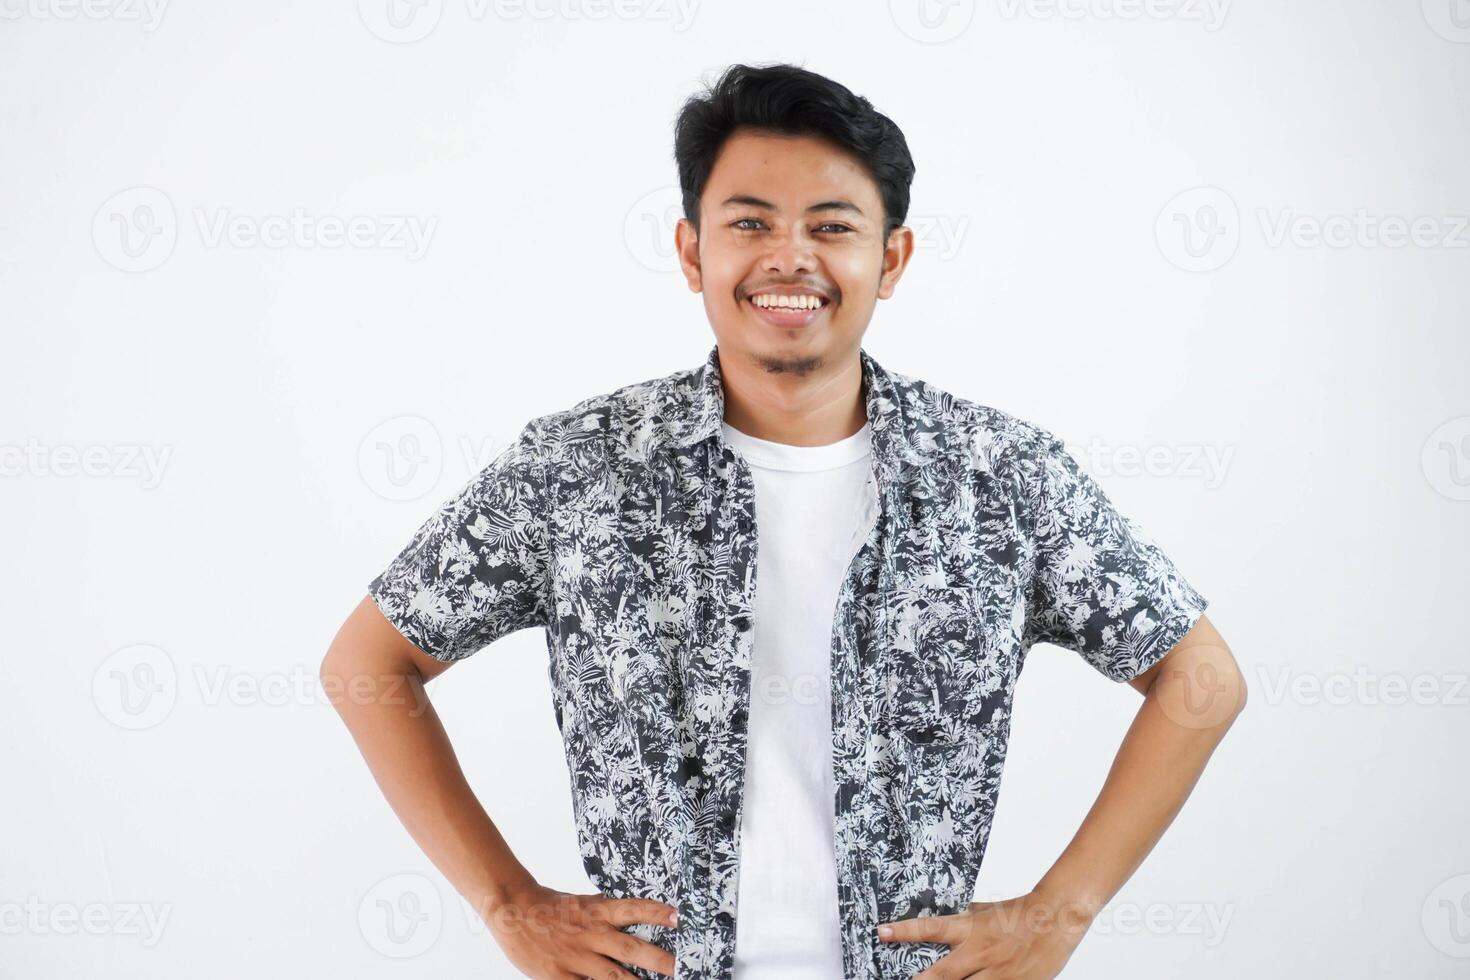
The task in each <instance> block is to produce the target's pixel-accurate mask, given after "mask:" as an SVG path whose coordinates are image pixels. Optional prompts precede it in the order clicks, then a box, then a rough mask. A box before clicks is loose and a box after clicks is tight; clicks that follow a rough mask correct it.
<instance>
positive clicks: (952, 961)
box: [914, 950, 994, 980]
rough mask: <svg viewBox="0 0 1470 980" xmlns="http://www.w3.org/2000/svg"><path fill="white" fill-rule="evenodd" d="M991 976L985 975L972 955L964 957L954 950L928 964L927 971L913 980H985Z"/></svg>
mask: <svg viewBox="0 0 1470 980" xmlns="http://www.w3.org/2000/svg"><path fill="white" fill-rule="evenodd" d="M991 976H994V974H992V973H987V972H986V971H985V968H984V967H983V966H982V965H981V964H980V963H979V962H977V961H976V959H975V956H974V954H970V955H969V956H964V955H961V954H960V952H959V951H958V950H956V951H955V952H952V953H949V954H947V955H945V956H941V957H940V958H939V959H938V960H936V961H935V962H933V963H931V964H929V968H928V969H927V970H924V971H923V972H921V973H917V974H915V975H914V980H970V978H971V977H979V978H980V980H987V978H988V977H991Z"/></svg>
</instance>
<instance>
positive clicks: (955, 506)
mask: <svg viewBox="0 0 1470 980" xmlns="http://www.w3.org/2000/svg"><path fill="white" fill-rule="evenodd" d="M675 144H676V145H675V153H676V157H677V161H678V169H679V178H680V182H681V186H682V189H683V193H684V209H685V214H686V217H685V218H684V219H683V220H681V221H680V222H679V225H678V228H677V236H676V240H677V245H678V252H679V258H680V262H681V265H682V267H683V271H684V274H685V277H686V279H687V281H688V284H689V287H690V289H692V290H693V291H694V292H697V293H699V294H700V295H701V296H702V297H703V299H704V306H705V311H706V314H707V315H708V317H709V321H710V324H711V326H712V328H713V330H714V334H715V340H716V345H715V347H714V348H713V349H712V350H711V351H710V352H709V356H708V358H707V359H706V361H705V363H704V364H703V365H701V366H700V367H698V368H690V369H688V370H683V371H679V372H676V373H674V374H671V375H668V376H665V377H661V378H654V379H652V380H649V381H645V382H640V383H638V384H632V385H627V386H624V387H622V388H619V389H617V390H616V391H613V392H610V393H608V394H606V395H601V396H597V397H594V398H590V399H587V400H585V401H583V402H580V403H579V404H577V405H576V406H574V407H572V408H570V409H567V410H565V411H561V412H556V413H553V414H551V415H547V416H543V417H540V418H537V419H533V420H532V421H531V422H529V423H527V425H526V426H525V428H524V429H523V430H522V431H521V433H520V435H519V437H518V438H517V439H516V440H515V442H514V445H512V446H511V447H510V448H509V449H508V450H507V451H506V452H505V453H503V454H502V455H501V456H500V457H499V458H498V459H496V460H495V461H494V462H492V463H491V464H490V465H489V466H488V467H486V469H485V470H484V471H482V472H481V473H480V474H479V475H478V476H477V477H476V478H475V479H473V480H472V481H470V483H469V485H467V486H466V487H465V488H464V489H463V490H462V491H461V492H460V493H459V494H458V495H456V496H455V497H454V498H453V499H451V500H450V501H449V502H448V503H446V504H445V506H444V507H443V508H442V509H441V510H440V511H439V512H438V513H436V514H435V515H433V516H432V517H430V518H429V519H428V520H427V521H426V522H425V523H424V525H423V526H422V527H421V528H420V529H419V531H418V532H417V534H416V535H415V536H414V538H413V540H412V541H411V542H410V543H409V544H408V546H407V547H406V548H404V550H403V551H402V552H401V553H400V554H399V555H398V556H397V557H396V558H395V559H394V560H393V561H392V562H391V564H390V565H389V566H388V567H387V568H386V569H385V570H384V571H383V572H382V574H380V575H379V576H377V578H375V579H374V580H373V581H372V583H371V585H370V593H371V595H370V597H369V598H365V599H364V600H363V602H362V604H361V606H360V607H359V608H358V609H357V610H356V611H355V612H354V613H353V614H352V615H351V617H350V618H349V619H348V621H347V623H346V624H345V625H344V627H343V629H342V631H341V633H340V635H339V636H338V637H337V639H336V640H335V641H334V643H333V644H332V648H331V650H330V651H329V652H328V654H327V657H326V659H325V661H324V663H323V667H322V670H323V674H324V677H329V678H330V679H331V680H332V681H333V684H332V685H330V688H332V689H337V690H350V689H351V678H353V677H360V676H362V675H367V676H369V677H374V678H404V677H406V678H407V679H408V683H409V685H410V688H411V689H412V690H413V691H414V693H415V694H416V696H417V698H419V699H421V698H422V684H423V683H424V682H425V681H427V680H429V679H431V678H432V677H434V676H437V675H438V674H439V673H441V672H443V671H444V670H445V669H447V668H448V667H449V666H450V665H451V664H452V663H454V662H456V661H458V660H460V659H463V658H464V657H466V656H469V655H471V654H472V653H474V652H475V651H477V650H479V649H481V648H483V647H484V646H486V645H487V644H489V643H491V642H493V641H494V640H496V639H498V638H500V637H502V636H504V635H506V634H507V633H510V632H512V631H515V630H519V629H524V628H528V627H541V628H543V629H544V630H545V631H546V635H547V648H548V652H549V655H550V676H551V681H552V695H553V705H554V707H555V712H556V721H557V725H558V728H559V730H560V732H561V734H562V737H563V739H564V741H565V744H566V754H567V762H568V766H569V771H570V774H571V779H572V789H573V800H574V806H575V811H576V814H575V815H576V818H577V827H578V839H579V845H580V848H581V853H582V857H583V863H584V866H585V868H586V870H587V873H588V875H589V877H590V878H591V880H592V881H593V882H594V883H595V885H596V886H597V891H596V893H593V894H586V895H568V894H563V893H560V892H556V891H554V890H552V889H549V888H546V887H544V886H542V885H540V884H538V883H537V881H536V879H535V876H534V875H533V874H532V873H531V872H530V871H528V870H527V869H526V868H524V867H522V866H521V865H520V864H519V862H518V861H517V860H516V859H515V857H514V855H513V854H512V853H511V851H510V850H509V848H508V847H507V845H506V843H505V841H504V840H503V839H502V838H501V836H500V834H499V833H498V832H497V831H496V829H495V826H494V824H493V823H492V822H491V820H490V818H489V817H488V816H487V815H486V813H485V811H484V810H483V808H482V807H481V806H480V805H479V803H478V802H477V801H476V799H475V797H474V796H473V795H472V793H471V792H470V790H469V788H468V786H467V784H466V782H465V779H464V776H463V774H462V773H461V771H460V769H459V767H458V765H457V763H456V762H455V760H454V755H453V753H452V750H451V748H450V745H449V743H448V740H447V739H446V737H445V734H444V730H443V728H442V727H441V725H440V724H439V722H438V720H437V718H436V716H435V715H434V712H433V709H432V706H427V707H426V706H425V704H424V703H419V704H417V705H416V704H415V703H414V702H415V698H409V699H403V698H382V699H376V700H374V699H362V698H357V699H352V698H345V697H344V698H339V699H338V700H337V705H338V709H339V711H340V712H341V714H342V716H343V718H344V719H345V720H346V722H347V724H348V726H349V728H350V729H351V731H352V733H353V735H354V736H355V738H356V739H357V742H358V744H359V746H360V748H361V749H362V752H363V754H364V756H365V757H366V759H367V761H368V763H369V765H370V767H371V769H372V771H373V773H374V775H375V776H376V778H377V779H378V781H379V783H380V785H381V786H382V788H383V790H384V792H385V794H386V795H387V797H388V799H389V801H390V803H391V804H392V805H393V807H394V809H395V810H396V812H397V813H398V814H399V816H400V817H401V819H402V820H403V822H404V824H405V825H406V826H407V828H408V830H409V831H410V832H411V833H412V835H413V836H414V838H415V840H417V841H418V842H419V844H420V845H421V846H422V847H423V848H424V850H425V851H426V852H427V853H428V855H429V857H430V858H431V859H432V860H433V861H434V862H435V864H436V865H437V866H438V867H439V868H440V869H442V870H443V872H444V874H445V875H446V876H447V877H448V878H449V880H450V881H451V882H452V884H453V885H454V886H455V887H456V888H457V889H458V890H459V891H460V892H461V893H462V894H463V895H464V896H466V898H467V899H468V900H469V901H471V902H472V903H473V904H474V905H475V907H476V908H477V909H479V910H480V912H481V914H482V915H484V916H485V918H486V921H487V923H488V924H489V926H490V928H491V930H492V933H493V934H494V936H495V938H496V940H497V941H498V942H499V944H500V946H501V948H502V949H503V950H504V952H505V954H506V956H507V957H508V958H509V959H510V961H511V962H512V963H513V964H514V965H515V966H516V967H517V968H518V969H519V970H520V971H522V972H523V973H524V974H525V975H527V976H532V977H539V978H565V977H579V976H590V977H630V976H636V977H653V976H660V975H672V976H677V977H679V978H689V980H692V978H710V980H726V978H729V977H732V976H734V977H735V978H737V980H788V978H796V977H801V978H803V980H806V978H839V977H853V978H878V977H883V978H889V977H903V978H908V977H912V976H915V975H918V976H921V977H923V978H925V980H935V978H939V977H945V978H951V977H954V978H958V977H968V976H971V975H972V974H978V975H980V976H982V977H986V978H999V977H1007V978H1049V977H1054V976H1055V975H1056V974H1057V973H1058V972H1060V970H1061V969H1062V966H1063V965H1064V964H1065V962H1066V961H1067V959H1068V958H1069V956H1070V955H1071V953H1072V951H1073V949H1075V947H1076V945H1077V944H1078V943H1079V942H1080V940H1081V938H1082V935H1083V934H1084V932H1085V930H1086V927H1087V925H1088V923H1089V922H1090V921H1091V918H1092V917H1093V916H1094V915H1095V914H1096V912H1097V910H1098V908H1099V907H1100V906H1101V905H1102V904H1103V903H1105V902H1106V901H1108V899H1110V898H1111V897H1112V895H1113V894H1114V893H1115V892H1116V891H1117V890H1118V888H1119V887H1121V885H1122V884H1123V882H1124V881H1125V880H1126V879H1127V878H1128V876H1129V875H1131V873H1132V872H1133V870H1134V869H1135V868H1136V867H1137V866H1138V865H1139V863H1140V862H1141V861H1142V860H1143V858H1144V857H1145V856H1146V854H1147V853H1148V851H1149V850H1150V849H1151V848H1152V847H1153V845H1154V843H1155V842H1156V841H1157V840H1158V839H1159V837H1160V835H1161V834H1162V833H1163V831H1164V829H1165V827H1166V826H1167V825H1168V823H1169V822H1170V821H1171V820H1172V819H1173V816H1174V815H1175V814H1176V813H1177V812H1178V810H1179V808H1180V806H1181V805H1182V804H1183V802H1184V800H1185V798H1186V797H1187V796H1188V794H1189V792H1190V790H1191V788H1192V787H1193V785H1194V782H1195V781H1196V779H1197V778H1198V776H1199V774H1200V772H1201V771H1202V769H1203V767H1204V764H1205V762H1206V761H1207V759H1208V758H1209V756H1210V754H1211V752H1212V751H1213V749H1214V746H1215V745H1216V744H1217V743H1218V741H1219V740H1220V738H1221V737H1222V736H1223V734H1224V732H1225V730H1226V729H1227V728H1228V727H1229V725H1230V723H1231V721H1232V720H1233V719H1234V717H1235V716H1236V714H1238V712H1239V710H1240V708H1241V707H1242V706H1243V705H1244V702H1245V686H1244V684H1243V683H1242V680H1241V678H1240V673H1239V671H1238V669H1237V668H1236V665H1235V661H1234V658H1233V657H1232V656H1231V655H1230V652H1229V650H1228V648H1227V647H1226V646H1225V643H1224V641H1223V639H1222V638H1221V637H1220V635H1219V634H1218V633H1217V632H1216V631H1215V630H1214V628H1213V627H1212V626H1211V625H1210V624H1209V622H1208V620H1207V619H1206V618H1205V617H1204V615H1203V612H1204V609H1205V605H1206V600H1205V599H1204V598H1203V597H1202V596H1201V595H1200V594H1199V593H1198V592H1197V591H1196V590H1195V589H1194V588H1193V587H1191V586H1190V584H1189V583H1188V582H1187V581H1186V580H1185V579H1184V578H1183V576H1182V575H1181V574H1180V573H1179V571H1178V570H1177V569H1176V568H1175V567H1174V565H1173V564H1172V563H1171V562H1170V560H1169V559H1168V558H1167V557H1166V556H1165V555H1164V553H1163V552H1162V551H1161V550H1160V549H1159V548H1158V546H1157V545H1156V544H1154V543H1153V542H1152V541H1151V540H1150V539H1148V538H1147V537H1146V536H1145V535H1144V533H1143V532H1142V530H1141V529H1140V528H1139V527H1138V526H1137V525H1136V524H1134V523H1132V522H1131V521H1130V520H1128V519H1127V518H1125V517H1123V516H1122V515H1120V514H1119V513H1117V512H1116V511H1115V510H1114V509H1113V508H1112V506H1111V504H1110V503H1109V501H1108V499H1107V497H1106V496H1105V495H1104V494H1103V492H1102V491H1101V489H1100V488H1099V487H1097V486H1096V484H1094V483H1093V482H1092V480H1091V479H1090V478H1089V477H1088V476H1087V475H1086V474H1085V473H1083V472H1082V471H1081V470H1080V469H1079V468H1078V467H1077V465H1076V464H1075V462H1074V461H1073V460H1072V458H1071V456H1070V455H1069V454H1068V453H1067V452H1066V450H1065V448H1064V447H1063V445H1062V443H1061V441H1060V440H1059V439H1058V438H1057V437H1056V436H1055V435H1053V434H1052V433H1050V432H1049V431H1047V430H1045V429H1043V428H1041V427H1040V426H1037V425H1034V424H1032V423H1029V422H1026V421H1023V420H1021V419H1018V418H1016V417H1014V416H1010V415H1008V414H1006V413H1004V412H1002V411H1000V410H998V409H994V408H990V407H986V406H983V405H979V404H976V403H973V402H969V401H966V400H964V399H962V398H958V397H956V396H954V395H951V394H949V393H947V392H944V391H942V390H940V389H938V388H935V387H934V386H932V385H929V384H927V383H925V382H922V381H919V380H917V379H915V378H911V377H909V376H907V375H903V374H900V373H898V372H894V371H889V370H886V369H884V368H883V367H882V366H880V365H879V364H878V363H877V362H876V361H875V360H874V359H873V358H872V357H871V356H870V355H869V354H868V353H867V352H866V350H864V349H863V348H862V346H861V340H862V337H863V334H864V332H865V330H866V329H867V327H868V323H869V321H870V319H871V317H872V313H873V308H874V305H875V303H876V301H877V300H879V299H887V298H889V297H890V296H892V295H893V293H894V290H895V288H896V286H897V284H898V281H899V279H900V277H901V276H902V274H903V271H904V269H905V267H906V266H907V264H908V261H909V259H910V257H911V256H912V254H913V235H912V232H911V231H910V230H909V229H908V228H906V227H904V226H903V221H904V218H905V216H906V214H907V209H908V199H909V184H910V181H911V180H912V176H913V172H914V166H913V162H912V160H911V159H910V157H909V153H908V149H907V146H906V144H905V142H904V139H903V135H902V133H900V131H899V130H898V128H897V127H896V126H895V125H894V124H893V123H892V121H891V120H889V119H888V118H887V117H885V116H883V115H881V114H879V113H877V112H876V111H874V110H873V108H872V106H871V105H870V104H869V103H868V102H867V101H866V100H864V99H861V98H858V97H857V96H855V95H853V94H852V93H851V92H849V91H848V90H847V89H845V88H843V87H842V86H840V85H838V84H836V83H834V82H832V81H830V80H828V79H825V78H822V77H821V76H819V75H815V74H813V73H811V72H808V71H805V70H803V69H800V68H796V67H792V66H785V65H781V66H771V67H764V68H750V67H747V66H743V65H737V66H734V67H733V68H731V69H729V70H728V71H727V72H726V73H725V74H724V76H723V77H722V78H721V79H720V80H719V81H718V83H717V84H716V85H715V86H713V87H712V89H711V90H710V91H709V92H707V93H705V94H704V95H703V96H701V97H699V98H695V99H691V100H690V101H689V102H688V103H687V104H686V105H685V107H684V108H683V110H682V112H681V113H680V116H679V120H678V123H677V127H676V140H675ZM757 514H758V515H759V516H760V520H759V522H757V520H756V515H757ZM1037 642H1049V643H1053V644H1057V645H1060V646H1063V647H1066V648H1068V649H1071V650H1073V651H1076V652H1077V653H1079V654H1081V655H1082V656H1083V657H1084V658H1085V659H1086V660H1087V661H1088V662H1089V663H1090V664H1092V666H1094V667H1095V668H1096V669H1098V670H1099V671H1101V672H1102V673H1103V674H1105V675H1106V676H1108V677H1109V678H1111V679H1113V680H1115V681H1119V682H1122V681H1127V682H1128V683H1130V684H1131V685H1132V686H1133V687H1134V688H1135V689H1137V690H1138V691H1140V692H1141V693H1143V694H1144V695H1145V697H1144V703H1143V705H1142V707H1141V708H1140V710H1139V714H1138V717H1137V720H1136V721H1135V723H1134V725H1133V726H1132V728H1131V729H1130V731H1129V732H1128V734H1127V737H1126V739H1125V741H1124V743H1123V745H1122V748H1121V749H1120V751H1119V754H1118V757H1117V760H1116V762H1115V764H1114V766H1113V768H1112V771H1111V772H1110V773H1109V775H1108V778H1107V781H1106V783H1105V785H1104V787H1103V790H1102V792H1101V794H1100V796H1099V798H1098V801H1097V803H1096V805H1095V806H1094V807H1093V809H1092V811H1091V812H1090V813H1089V814H1088V816H1087V818H1086V821H1085V822H1084V824H1083V825H1082V827H1081V829H1080V830H1079V831H1078V833H1077V835H1076V837H1075V839H1074V840H1073V841H1072V842H1071V844H1070V845H1069V846H1068V848H1067V849H1066V851H1065V852H1064V853H1063V854H1062V855H1061V857H1060V858H1059V859H1058V860H1057V862H1056V863H1055V865H1054V866H1053V867H1052V868H1051V869H1050V871H1049V872H1048V873H1047V874H1046V875H1045V876H1044V877H1043V878H1042V880H1041V881H1040V882H1039V883H1038V884H1037V885H1036V887H1035V888H1034V889H1033V890H1032V891H1031V892H1030V893H1028V894H1027V895H1024V896H1021V897H1018V898H1015V899H1012V900H1010V901H1007V902H998V903H973V904H972V903H971V902H970V898H971V895H972V894H973V890H974V886H975V880H976V876H977V874H978V870H979V867H980V863H981V858H982V857H983V854H984V850H985V843H986V839H987V837H988V834H989V830H990V822H991V815H992V813H993V811H994V807H995V802H996V795H997V790H998V786H999V781H1000V776H1001V769H1002V766H1003V763H1004V759H1005V747H1006V741H1007V737H1008V734H1009V729H1010V709H1011V699H1012V693H1013V690H1014V687H1015V683H1016V679H1017V676H1018V675H1019V672H1020V670H1021V666H1022V663H1023V661H1024V658H1025V655H1026V653H1027V652H1028V650H1029V648H1030V647H1031V646H1032V645H1033V644H1034V643H1037ZM1205 677H1208V679H1209V685H1208V688H1207V690H1208V693H1209V695H1210V697H1209V698H1208V699H1207V703H1206V707H1207V708H1208V709H1209V710H1206V711H1205V712H1204V713H1203V714H1201V709H1200V704H1199V702H1198V701H1197V699H1196V694H1197V690H1198V689H1197V688H1196V687H1191V683H1192V679H1196V678H1205ZM737 923H738V942H737V941H736V937H737ZM676 965H677V973H676V972H675V971H676Z"/></svg>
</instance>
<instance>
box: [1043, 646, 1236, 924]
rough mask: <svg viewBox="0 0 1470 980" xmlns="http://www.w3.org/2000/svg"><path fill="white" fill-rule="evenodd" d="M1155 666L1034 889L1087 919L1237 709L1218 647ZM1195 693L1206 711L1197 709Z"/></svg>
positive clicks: (1158, 830) (1224, 654)
mask: <svg viewBox="0 0 1470 980" xmlns="http://www.w3.org/2000/svg"><path fill="white" fill-rule="evenodd" d="M1159 667H1160V668H1161V669H1160V670H1159V671H1158V673H1157V677H1156V679H1155V680H1154V682H1153V683H1152V685H1151V686H1150V688H1149V690H1148V693H1147V694H1146V695H1145V696H1144V701H1143V705H1142V706H1141V707H1140V708H1139V711H1138V715H1137V717H1135V718H1134V720H1133V724H1132V725H1131V726H1130V727H1129V729H1128V733H1127V735H1126V736H1125V738H1124V739H1123V744H1122V745H1121V747H1120V748H1119V750H1118V753H1117V756H1116V758H1115V759H1114V761H1113V765H1112V768H1111V769H1110V770H1109V772H1108V776H1107V779H1106V781H1105V782H1104V783H1103V787H1102V790H1101V791H1100V792H1099V794H1098V798H1097V801H1096V802H1095V803H1094V804H1093V806H1092V809H1091V810H1090V811H1089V812H1088V814H1087V817H1086V818H1085V819H1084V820H1083V822H1082V825H1081V827H1080V828H1079V829H1078V831H1077V834H1076V836H1074V837H1073V839H1072V841H1071V843H1070V844H1068V846H1067V848H1066V850H1065V851H1064V852H1063V853H1062V855H1061V857H1059V858H1058V859H1057V861H1056V863H1055V864H1054V865H1053V866H1052V867H1051V869H1050V870H1049V871H1048V872H1047V873H1046V875H1045V876H1044V877H1043V878H1042V880H1041V881H1040V882H1039V883H1038V884H1037V886H1036V889H1035V891H1036V892H1038V893H1041V894H1044V895H1047V896H1049V897H1050V898H1052V899H1053V900H1055V901H1056V902H1057V903H1058V904H1065V905H1067V907H1068V908H1069V909H1071V910H1081V911H1084V914H1085V915H1086V916H1087V917H1091V916H1095V915H1096V914H1097V911H1098V910H1099V909H1100V908H1101V907H1102V906H1103V905H1106V904H1107V902H1108V901H1110V900H1111V899H1112V897H1113V896H1114V895H1115V894H1117V892H1118V890H1119V889H1120V888H1122V887H1123V884H1124V883H1125V882H1126V881H1127V880H1128V878H1129V877H1131V876H1132V874H1133V872H1134V871H1136V870H1137V869H1138V866H1139V865H1140V864H1142V863H1143V860H1144V858H1146V857H1147V856H1148V854H1149V852H1150V851H1152V850H1153V848H1154V845H1155V844H1157V843H1158V841H1159V839H1160V838H1161V837H1162V836H1163V834H1164V831H1165V830H1166V829H1167V828H1168V826H1169V825H1170V824H1171V823H1172V822H1173V820H1174V818H1175V816H1176V815H1177V814H1178V813H1179V811H1180V809H1181V808H1182V807H1183V806H1184V801H1185V800H1186V799H1188V797H1189V794H1190V792H1191V791H1192V790H1193V789H1194V786H1195V784H1196V782H1198V780H1199V777H1200V774H1201V773H1202V772H1203V771H1204V768H1205V764H1206V763H1207V762H1208V761H1209V758H1210V756H1211V754H1212V753H1213V752H1214V750H1215V747H1216V746H1217V745H1218V744H1219V743H1220V740H1221V739H1222V738H1224V736H1225V732H1226V731H1228V730H1229V728H1230V726H1231V724H1233V722H1234V720H1235V718H1236V716H1237V715H1238V714H1239V712H1240V710H1241V708H1242V707H1243V706H1244V704H1245V689H1244V682H1243V679H1242V678H1241V677H1240V673H1239V670H1238V668H1237V667H1236V665H1235V661H1234V658H1233V657H1231V656H1230V654H1229V651H1228V649H1226V648H1225V647H1224V646H1223V644H1221V645H1215V644H1199V645H1193V646H1183V645H1181V646H1180V647H1179V648H1176V649H1175V650H1174V651H1172V652H1171V653H1170V654H1169V656H1168V657H1167V658H1166V659H1165V662H1163V663H1161V664H1160V665H1159ZM1202 679H1207V680H1208V687H1207V688H1202V685H1201V683H1200V682H1201V680H1202ZM1202 689H1207V690H1208V695H1207V698H1206V704H1207V710H1206V711H1204V712H1201V709H1200V706H1199V704H1197V703H1196V702H1197V701H1198V699H1199V697H1200V693H1201V690H1202Z"/></svg>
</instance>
